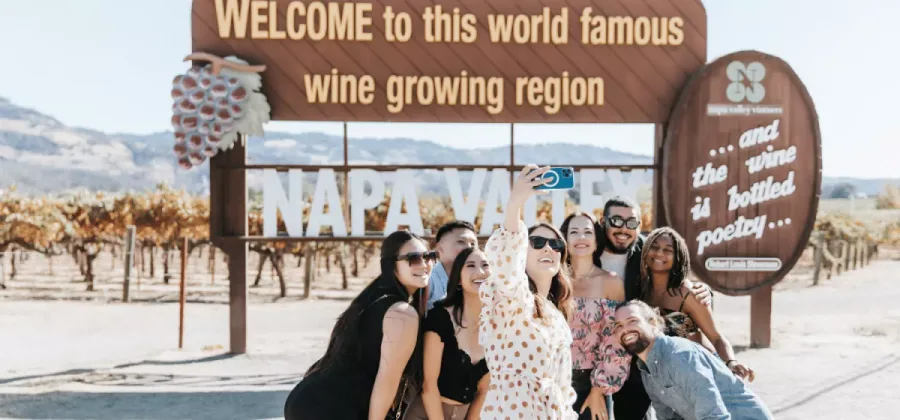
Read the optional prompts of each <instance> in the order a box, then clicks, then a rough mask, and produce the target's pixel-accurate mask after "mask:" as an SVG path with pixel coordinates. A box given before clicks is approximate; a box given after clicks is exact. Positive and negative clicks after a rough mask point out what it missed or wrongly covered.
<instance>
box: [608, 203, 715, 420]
mask: <svg viewBox="0 0 900 420" xmlns="http://www.w3.org/2000/svg"><path fill="white" fill-rule="evenodd" d="M640 227H641V208H640V207H639V206H638V205H637V204H636V203H635V202H634V201H632V200H631V199H629V198H626V197H615V198H612V199H610V200H609V201H607V202H606V205H604V206H603V222H602V227H601V229H602V231H601V233H602V234H604V235H605V236H606V247H605V248H604V249H603V252H602V253H601V254H600V263H601V264H602V266H603V269H605V270H609V271H612V272H614V273H616V275H618V276H619V277H621V278H622V280H624V282H625V300H626V301H630V300H633V299H640V297H641V250H642V248H643V246H644V238H643V236H641V234H640ZM691 292H693V293H694V296H695V297H696V298H697V300H699V301H700V302H701V303H703V304H704V305H707V306H710V305H711V304H712V292H711V290H710V289H709V286H707V285H705V284H703V283H699V282H693V285H692V287H691ZM636 361H637V358H635V359H634V360H632V364H631V373H630V375H629V376H628V379H627V380H626V381H625V383H624V384H623V386H622V388H621V389H620V390H619V392H617V393H616V394H614V395H613V401H614V404H615V405H616V406H617V407H618V409H617V410H616V413H617V414H622V413H623V411H626V413H625V415H624V416H620V418H619V417H617V418H616V420H641V419H644V418H645V416H646V415H647V411H648V410H649V408H650V397H649V396H648V395H647V391H645V390H644V385H643V383H642V382H641V375H640V370H639V369H638V368H637V364H636Z"/></svg>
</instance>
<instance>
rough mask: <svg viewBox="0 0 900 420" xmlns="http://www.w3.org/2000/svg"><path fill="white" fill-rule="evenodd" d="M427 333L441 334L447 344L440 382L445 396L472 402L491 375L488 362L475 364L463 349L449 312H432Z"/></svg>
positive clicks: (440, 387)
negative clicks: (476, 392)
mask: <svg viewBox="0 0 900 420" xmlns="http://www.w3.org/2000/svg"><path fill="white" fill-rule="evenodd" d="M474 327H475V328H477V326H474ZM425 331H432V332H435V333H437V335H438V336H440V337H441V341H442V342H444V351H443V354H442V355H441V373H440V375H439V376H438V380H437V385H438V391H440V393H441V396H442V397H444V398H449V399H451V400H453V401H456V402H460V403H463V404H469V403H471V402H472V401H473V400H474V399H475V391H477V390H478V381H479V380H481V377H483V376H484V375H486V374H487V373H488V367H487V362H486V361H485V360H484V358H482V359H481V360H479V361H478V362H477V363H472V362H473V360H472V359H471V358H470V357H469V354H468V353H466V352H465V351H463V350H462V349H460V348H459V343H458V342H457V341H456V333H455V331H454V326H453V320H452V319H451V318H450V312H448V311H447V309H445V308H443V307H441V306H435V307H434V308H432V309H431V310H430V311H428V315H427V316H426V317H425Z"/></svg>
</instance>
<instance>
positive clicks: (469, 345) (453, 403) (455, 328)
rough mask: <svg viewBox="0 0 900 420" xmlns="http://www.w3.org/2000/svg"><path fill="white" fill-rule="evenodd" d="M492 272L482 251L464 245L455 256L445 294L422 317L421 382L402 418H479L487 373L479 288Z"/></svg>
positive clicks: (409, 419)
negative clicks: (481, 342) (480, 340)
mask: <svg viewBox="0 0 900 420" xmlns="http://www.w3.org/2000/svg"><path fill="white" fill-rule="evenodd" d="M490 275H491V265H490V264H488V261H487V255H485V253H484V251H481V250H478V249H476V248H466V249H463V250H462V251H460V252H459V255H457V257H456V259H455V260H454V261H453V266H452V268H451V270H450V275H449V280H448V282H447V297H446V298H444V299H443V300H439V301H437V302H435V305H434V308H432V309H431V310H430V311H428V315H426V317H425V324H424V325H425V334H424V340H425V344H424V349H425V352H424V353H425V354H424V357H423V359H424V369H423V371H424V376H425V382H424V383H423V385H422V395H421V398H418V399H416V400H415V401H414V402H413V404H412V405H411V406H410V411H409V415H408V416H407V417H406V420H426V419H427V420H463V419H469V420H471V419H478V418H479V413H480V412H481V406H482V404H483V403H484V398H485V393H486V392H487V385H488V382H489V379H490V378H489V376H488V375H487V373H488V367H487V362H486V361H485V360H484V350H483V349H482V348H481V345H479V344H478V317H479V314H480V313H481V300H479V298H478V288H479V287H481V285H482V284H483V283H484V281H485V279H487V278H488V277H489V276H490Z"/></svg>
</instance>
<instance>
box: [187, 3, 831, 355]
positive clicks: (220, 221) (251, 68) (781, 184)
mask: <svg viewBox="0 0 900 420" xmlns="http://www.w3.org/2000/svg"><path fill="white" fill-rule="evenodd" d="M706 30H707V20H706V11H705V9H704V7H703V3H702V1H701V0H642V1H631V0H517V1H508V0H380V1H377V2H364V1H359V2H354V1H347V0H334V1H298V0H273V1H265V0H194V1H193V9H192V15H191V37H192V50H191V53H193V54H192V55H190V56H189V57H188V59H191V60H193V61H194V62H193V65H194V66H196V68H192V69H190V70H188V71H187V73H186V74H185V75H186V76H191V77H182V78H180V79H176V81H175V83H174V87H173V95H174V99H176V100H177V101H178V102H176V103H175V104H174V108H173V111H174V112H175V115H173V124H175V125H177V127H178V128H180V129H182V130H185V131H184V133H182V135H181V136H180V137H179V136H178V135H176V136H175V137H176V138H175V140H176V145H175V147H176V149H175V151H176V153H181V154H182V155H184V154H186V156H187V157H186V159H188V161H187V162H184V164H183V167H186V168H188V167H191V166H192V165H196V164H197V163H198V162H202V160H203V157H204V156H209V158H210V177H209V178H210V235H211V237H212V240H213V241H214V243H216V244H217V245H218V246H220V247H221V248H222V249H223V251H224V252H225V253H226V254H227V255H228V259H229V264H228V267H229V268H228V269H229V280H230V299H229V301H230V307H231V310H230V326H231V330H230V332H231V351H232V352H235V353H243V352H245V351H246V344H247V343H246V333H247V331H246V325H247V324H246V321H247V282H246V271H247V244H248V242H251V241H271V240H278V241H304V240H327V238H322V237H319V236H318V234H316V235H313V236H309V233H308V232H309V231H310V230H312V231H314V232H317V231H318V230H319V228H318V227H317V226H319V223H318V222H317V223H313V225H314V226H313V228H312V229H309V228H308V227H307V229H306V235H305V236H303V237H295V236H294V235H291V236H288V237H285V236H281V235H277V236H272V235H271V231H274V230H275V229H270V234H264V235H263V236H261V237H258V236H249V235H248V222H247V176H246V171H247V170H263V171H270V172H269V174H268V175H271V176H272V178H277V174H276V171H291V170H296V171H306V172H316V171H326V172H325V173H326V174H327V175H328V176H329V177H330V179H332V180H334V182H330V183H327V184H328V185H327V186H328V188H327V190H328V191H333V192H334V193H333V194H332V193H327V194H326V193H323V194H321V196H322V197H324V196H326V195H328V196H329V197H331V196H336V195H338V194H337V193H336V191H337V187H336V184H337V178H336V177H335V173H336V172H340V173H341V175H342V178H343V182H344V191H348V190H351V187H352V185H353V184H351V183H350V182H349V181H348V179H349V178H352V176H351V175H352V174H351V173H352V172H354V171H360V172H357V174H358V173H361V172H363V171H385V170H398V169H410V168H412V169H418V170H423V169H442V170H444V169H452V170H458V169H464V170H472V169H479V168H480V167H479V168H473V167H471V165H469V166H468V167H467V166H466V165H440V166H429V165H406V166H396V165H394V166H392V167H390V168H389V167H388V166H384V165H377V164H376V165H351V164H350V161H349V152H348V142H347V136H346V125H345V131H344V133H345V134H344V162H343V165H332V164H323V165H297V164H265V163H263V164H260V163H248V162H247V160H246V145H245V144H244V143H245V141H246V139H247V136H248V135H254V136H261V135H262V133H261V131H262V128H261V125H262V124H263V123H265V122H267V121H268V120H269V119H271V120H272V121H341V122H358V121H379V122H389V121H390V122H466V123H475V122H481V123H548V122H560V123H651V124H655V125H656V135H655V139H654V141H655V147H656V149H655V150H657V151H658V153H657V154H656V156H655V160H654V163H653V165H650V168H638V169H653V170H654V171H655V177H656V179H655V180H654V201H655V203H654V206H655V209H654V216H655V217H654V219H655V220H656V222H657V224H659V225H664V224H670V225H672V226H673V227H674V228H676V229H677V230H678V231H679V232H682V234H683V235H684V236H685V237H686V239H687V240H688V241H689V243H690V248H691V251H692V253H693V254H694V256H693V267H694V269H695V271H696V273H697V274H698V275H699V276H700V277H701V278H702V279H703V280H705V281H706V282H708V283H709V284H710V285H711V286H712V287H713V288H714V289H716V290H719V291H722V292H724V293H728V294H747V293H754V301H753V302H754V304H753V314H754V315H753V316H754V324H753V326H752V331H751V337H752V338H751V340H754V341H758V340H757V338H758V337H760V336H761V334H762V335H765V336H766V337H767V336H768V333H769V332H768V325H767V324H766V323H765V322H763V323H760V322H757V320H758V319H762V320H763V321H765V320H767V319H768V318H766V317H768V316H769V313H768V311H770V307H769V306H767V305H768V304H770V302H771V293H770V291H771V288H770V286H771V284H773V283H774V282H776V281H778V280H779V279H781V278H782V277H783V276H784V274H785V273H787V271H789V270H790V268H791V267H792V266H793V265H794V263H795V262H796V261H797V259H798V258H799V256H800V254H801V253H802V251H803V247H804V244H805V243H806V241H807V238H808V237H809V233H810V230H811V229H812V224H813V218H814V215H815V211H816V207H817V204H818V194H819V188H820V183H821V151H820V140H819V130H818V122H817V119H816V114H815V109H814V107H813V105H812V101H811V100H810V98H809V94H808V93H807V92H806V89H805V88H804V87H803V85H802V84H801V83H800V81H799V79H798V78H797V76H796V75H795V74H794V72H793V71H792V70H791V69H790V67H789V66H788V65H787V64H786V63H784V62H783V61H781V60H779V59H777V58H775V57H771V56H768V55H765V54H761V53H756V52H741V53H736V54H732V55H729V56H727V57H724V58H722V59H719V60H717V61H715V62H713V63H711V64H709V65H706V66H705V67H704V64H705V63H706V38H707V34H706ZM192 57H193V58H192ZM207 65H208V66H209V67H208V68H207V67H203V66H207ZM223 67H224V68H223ZM263 69H264V70H263ZM220 71H221V73H222V75H221V77H220V76H219V75H218V73H219V72H220ZM204 72H205V73H204ZM195 73H196V74H195ZM206 73H210V74H211V75H212V76H216V77H219V78H220V79H221V80H219V79H217V78H216V77H212V76H209V77H207V75H206ZM692 75H693V76H694V77H693V79H691V77H692ZM194 76H197V77H194ZM198 77H199V78H198ZM689 79H690V80H689ZM197 80H199V81H200V87H201V88H198V87H197V86H195V84H194V82H195V81H197ZM207 81H208V83H209V86H205V85H204V84H203V83H204V82H207ZM249 93H253V95H250V96H251V99H252V98H254V97H255V98H257V99H258V100H256V101H255V102H254V103H255V105H253V106H249V105H248V106H245V105H244V102H243V101H244V100H245V96H246V95H245V94H249ZM256 94H258V96H256ZM217 95H218V96H217ZM251 99H246V100H247V101H251ZM207 100H214V102H209V103H207V102H204V101H207ZM676 101H677V102H676ZM251 102H252V101H251ZM195 107H197V109H195ZM673 110H674V111H673ZM226 111H227V112H226ZM249 111H254V112H249ZM179 113H180V114H179ZM195 114H196V116H197V117H196V118H194V116H195ZM204 118H206V119H204ZM241 118H244V120H246V121H244V120H241ZM207 120H209V121H207ZM198 121H200V122H202V123H203V124H200V123H198ZM227 123H235V124H232V125H229V124H227ZM239 123H241V124H243V126H242V125H241V124H239ZM241 127H243V128H241ZM189 130H196V131H197V133H194V132H193V131H190V133H188V132H187V131H189ZM511 131H512V130H511ZM176 132H177V131H176ZM226 135H231V136H232V137H238V135H239V140H238V141H234V142H231V141H229V140H230V139H231V137H228V138H226ZM204 136H206V137H205V138H206V140H203V139H204ZM511 137H512V136H511ZM664 137H665V139H664ZM223 139H224V141H223ZM185 142H186V144H187V145H190V147H193V148H194V149H197V150H193V149H192V150H187V148H188V146H184V145H182V144H181V143H185ZM510 143H511V146H510V161H509V164H508V165H493V166H490V167H485V168H484V169H502V170H509V171H515V170H518V168H519V167H520V165H516V162H515V158H514V149H515V148H514V147H513V146H514V143H515V142H514V141H513V139H512V138H511V139H510ZM207 146H208V147H207ZM179 156H181V155H179ZM181 158H182V159H185V157H183V156H182V157H181ZM180 163H181V162H180ZM538 163H540V162H538ZM636 167H637V166H636V165H630V166H629V165H624V166H622V165H592V166H591V165H589V166H585V165H581V166H576V169H578V170H582V169H592V170H619V169H629V170H630V169H632V168H636ZM332 171H333V172H332ZM297 175H298V176H297V178H299V173H297ZM373 179H374V177H373ZM504 179H505V178H504ZM298 184H299V183H298ZM317 185H318V184H317ZM323 185H325V184H324V183H323ZM332 186H334V188H332ZM394 187H396V185H394ZM316 190H317V191H318V190H319V188H318V186H317V187H316ZM323 191H325V188H323ZM301 195H302V194H298V197H297V198H298V200H299V199H301V198H302V197H300V196H301ZM316 196H319V194H318V192H317V193H316ZM345 197H346V194H345ZM281 198H284V200H282V199H281ZM281 198H277V200H281V201H290V200H289V199H287V198H285V197H281ZM376 198H377V197H376ZM277 200H276V201H277ZM660 203H662V204H664V208H665V210H664V211H663V210H662V209H661V208H660V207H661V206H660ZM344 204H345V205H344V207H343V208H344V209H347V208H349V207H350V204H351V203H349V202H345V203H344ZM407 205H409V204H407ZM313 207H314V208H318V207H316V206H313ZM320 207H321V208H322V209H323V211H324V207H325V206H324V205H321V206H320ZM334 207H335V208H336V207H337V206H334ZM330 208H331V205H330V203H329V209H330ZM274 214H275V213H274V212H272V213H271V214H270V216H269V217H271V218H273V219H274V218H275V216H274ZM357 214H362V213H357ZM664 216H665V217H664ZM358 219H361V218H358ZM335 220H339V218H338V217H335ZM290 230H291V231H299V230H300V229H290ZM351 230H361V231H362V232H363V233H365V229H364V226H361V227H360V228H356V227H352V229H351ZM332 231H333V232H334V231H335V230H334V229H333V230H332ZM337 231H340V229H338V230H337ZM362 238H363V239H365V237H362ZM333 239H347V240H355V239H354V238H352V237H341V238H338V235H335V238H333ZM356 239H359V238H356ZM368 239H371V238H368ZM767 291H768V293H767ZM766 299H768V300H766ZM758 314H762V315H760V317H757V315H758ZM763 315H764V316H763ZM760 328H762V329H760ZM766 340H767V339H766Z"/></svg>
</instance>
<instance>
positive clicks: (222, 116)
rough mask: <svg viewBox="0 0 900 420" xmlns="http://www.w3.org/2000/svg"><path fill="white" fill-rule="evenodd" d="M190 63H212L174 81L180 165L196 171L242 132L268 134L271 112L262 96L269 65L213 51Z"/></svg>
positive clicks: (196, 56)
mask: <svg viewBox="0 0 900 420" xmlns="http://www.w3.org/2000/svg"><path fill="white" fill-rule="evenodd" d="M184 60H185V61H188V60H202V61H209V62H210V63H209V64H207V65H205V66H202V67H199V66H194V67H191V68H190V69H189V70H188V71H187V72H186V73H185V74H181V75H178V76H175V79H174V80H173V81H172V100H173V101H174V104H173V105H172V128H173V129H174V130H175V146H174V148H173V151H174V152H175V157H176V158H177V159H178V165H179V166H180V167H182V168H184V169H190V168H192V167H194V166H197V165H200V164H202V163H203V162H204V161H205V160H206V158H208V157H209V158H211V157H213V156H215V155H216V154H217V153H218V152H219V151H220V150H228V149H230V148H232V147H233V146H234V142H235V141H237V139H238V138H239V136H238V134H239V133H240V134H246V135H250V136H262V135H263V124H265V123H266V122H268V121H269V111H270V110H271V108H270V107H269V103H268V102H267V101H266V97H265V95H263V94H262V93H260V92H259V89H260V87H261V86H262V78H261V77H260V75H259V73H260V72H262V71H264V70H265V66H251V65H248V64H247V62H246V61H244V60H241V59H239V58H237V57H234V56H228V57H225V58H224V59H223V58H219V57H216V56H214V55H211V54H207V53H194V54H191V55H189V56H187V57H185V59H184Z"/></svg>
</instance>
